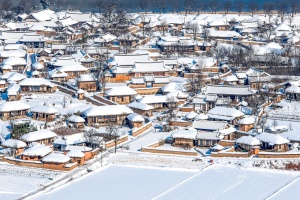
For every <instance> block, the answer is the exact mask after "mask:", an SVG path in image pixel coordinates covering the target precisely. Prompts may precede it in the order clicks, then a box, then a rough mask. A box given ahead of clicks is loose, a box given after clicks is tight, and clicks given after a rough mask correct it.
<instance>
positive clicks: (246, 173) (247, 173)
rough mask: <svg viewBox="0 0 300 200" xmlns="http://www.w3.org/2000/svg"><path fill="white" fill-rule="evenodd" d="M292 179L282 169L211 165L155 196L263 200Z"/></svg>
mask: <svg viewBox="0 0 300 200" xmlns="http://www.w3.org/2000/svg"><path fill="white" fill-rule="evenodd" d="M295 178H296V176H295V175H290V174H288V173H285V172H282V173H280V172H268V171H259V170H245V169H239V168H237V167H227V166H220V165H214V166H212V167H210V168H208V169H206V170H204V171H202V172H200V173H199V174H198V175H196V176H194V177H192V178H191V179H190V180H188V181H186V182H184V183H183V184H181V185H179V186H178V187H174V188H173V189H171V190H169V191H167V192H166V193H165V194H163V195H161V196H158V198H157V199H203V200H206V199H231V200H233V199H244V200H246V199H249V200H252V199H265V198H267V197H268V196H270V195H271V194H273V193H274V192H275V191H277V190H278V189H280V188H282V187H283V186H284V185H286V184H287V183H289V182H291V181H292V180H294V179H295Z"/></svg>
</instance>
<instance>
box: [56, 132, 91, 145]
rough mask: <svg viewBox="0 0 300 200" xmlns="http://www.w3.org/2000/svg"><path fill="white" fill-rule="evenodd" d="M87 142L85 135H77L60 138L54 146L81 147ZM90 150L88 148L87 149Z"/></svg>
mask: <svg viewBox="0 0 300 200" xmlns="http://www.w3.org/2000/svg"><path fill="white" fill-rule="evenodd" d="M84 142H86V138H85V137H84V134H83V133H75V134H72V135H66V136H58V137H57V138H56V139H55V140H54V142H53V144H56V145H79V144H82V143H84ZM87 148H88V147H87Z"/></svg>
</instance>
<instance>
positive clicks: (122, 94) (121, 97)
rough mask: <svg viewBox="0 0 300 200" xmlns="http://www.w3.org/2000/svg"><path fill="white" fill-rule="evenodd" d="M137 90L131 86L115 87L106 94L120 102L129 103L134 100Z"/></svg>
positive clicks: (112, 99) (110, 98)
mask: <svg viewBox="0 0 300 200" xmlns="http://www.w3.org/2000/svg"><path fill="white" fill-rule="evenodd" d="M135 95H137V92H136V91H135V90H134V89H131V88H130V87H127V86H126V87H114V88H111V89H110V90H107V91H105V96H106V97H107V98H108V99H109V100H111V101H114V102H116V103H118V104H128V103H131V102H132V101H134V96H135Z"/></svg>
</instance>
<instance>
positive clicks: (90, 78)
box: [78, 74, 96, 82]
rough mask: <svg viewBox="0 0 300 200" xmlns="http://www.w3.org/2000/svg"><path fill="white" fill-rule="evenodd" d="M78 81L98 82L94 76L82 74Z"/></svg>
mask: <svg viewBox="0 0 300 200" xmlns="http://www.w3.org/2000/svg"><path fill="white" fill-rule="evenodd" d="M78 81H81V82H87V81H96V78H95V75H94V74H80V76H79V77H78Z"/></svg>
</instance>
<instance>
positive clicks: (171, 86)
mask: <svg viewBox="0 0 300 200" xmlns="http://www.w3.org/2000/svg"><path fill="white" fill-rule="evenodd" d="M161 91H162V92H163V93H169V92H173V91H183V92H185V91H187V89H186V87H185V85H184V84H182V83H174V82H171V83H168V84H166V85H164V86H163V87H162V88H161Z"/></svg>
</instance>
